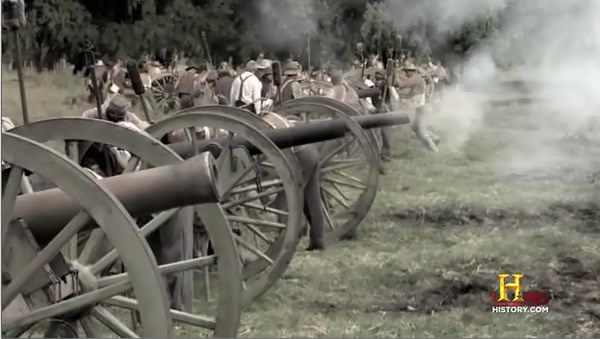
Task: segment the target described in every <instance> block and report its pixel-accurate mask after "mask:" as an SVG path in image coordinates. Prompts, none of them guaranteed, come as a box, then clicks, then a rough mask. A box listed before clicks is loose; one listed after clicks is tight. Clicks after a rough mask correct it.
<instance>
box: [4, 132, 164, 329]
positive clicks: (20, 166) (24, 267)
mask: <svg viewBox="0 0 600 339" xmlns="http://www.w3.org/2000/svg"><path fill="white" fill-rule="evenodd" d="M2 160H3V161H4V162H5V163H7V164H9V165H10V166H12V167H10V169H6V170H5V171H9V174H8V178H7V180H6V183H5V184H4V185H3V190H2V193H3V195H2V241H3V243H4V242H5V244H4V246H3V247H2V250H3V252H4V253H3V254H4V258H3V265H2V332H3V335H6V336H10V337H18V336H21V335H22V334H23V333H25V332H27V331H28V330H32V331H33V329H32V327H33V326H34V325H36V324H42V323H43V322H44V320H53V321H55V322H53V323H52V324H54V323H56V320H57V319H61V318H65V320H62V324H66V325H64V326H62V328H63V331H64V330H66V331H68V332H70V333H69V334H67V336H70V337H74V336H77V335H78V333H74V332H75V331H78V329H79V327H81V328H82V329H83V331H84V332H85V333H86V335H87V336H88V337H102V336H105V335H106V334H105V333H98V332H95V331H93V330H92V323H93V320H92V319H95V320H97V321H99V322H100V323H102V324H104V325H105V326H106V327H107V328H109V329H110V330H111V331H112V332H114V333H116V334H117V335H120V336H124V337H136V336H138V335H137V334H136V333H135V332H133V331H132V330H130V329H129V328H127V326H125V325H124V324H123V323H122V322H121V321H120V320H119V319H118V318H116V317H115V316H114V315H113V314H112V313H111V312H110V311H109V308H107V307H105V306H104V305H103V304H104V302H105V301H109V300H112V299H114V298H117V297H118V295H119V294H121V293H125V292H127V291H131V290H133V293H134V294H135V296H136V300H135V302H136V304H137V305H139V310H140V312H139V314H140V317H139V319H140V323H141V331H140V335H142V336H144V337H154V338H165V337H166V336H170V335H171V331H170V328H171V327H170V315H169V312H168V306H167V305H168V302H167V295H166V290H165V287H164V284H163V282H162V278H161V276H160V272H159V270H158V268H157V265H156V260H155V259H154V256H153V255H152V252H151V251H150V249H149V247H148V246H147V244H146V242H145V241H144V239H143V238H142V237H141V236H140V234H139V233H138V230H137V226H136V225H135V222H134V220H133V219H132V218H131V216H130V215H129V214H128V213H127V211H126V210H125V208H124V207H123V206H122V205H121V203H120V202H119V201H117V199H116V198H115V197H114V195H113V194H112V193H110V192H108V191H107V190H106V189H104V188H103V186H102V185H101V184H100V183H99V182H98V181H97V180H96V179H95V178H93V177H92V176H91V175H90V174H89V173H87V172H85V171H84V170H83V169H81V167H79V166H78V165H77V164H76V163H74V162H72V161H71V160H69V159H68V158H66V157H65V156H63V155H61V154H59V153H58V152H56V151H54V150H52V149H50V148H48V147H46V146H44V145H42V144H40V143H37V142H35V141H31V140H28V139H26V138H24V137H22V136H19V135H16V134H12V133H2ZM24 170H27V171H30V172H32V173H35V174H38V175H40V176H42V177H44V178H45V179H46V180H48V181H51V182H52V183H54V184H55V185H56V186H58V187H59V188H60V189H61V190H62V191H63V192H64V193H65V194H67V195H68V196H69V197H70V198H71V199H73V201H76V202H78V203H79V204H80V206H81V210H80V212H79V213H77V214H76V215H75V216H74V217H73V218H72V219H71V221H70V222H68V223H67V224H66V225H65V226H64V228H63V229H62V230H60V231H59V232H58V234H56V236H54V237H53V238H52V240H50V241H49V242H47V243H46V245H45V246H44V247H43V248H42V249H41V250H40V249H39V248H38V247H37V246H36V245H37V241H36V240H35V237H32V236H31V233H29V232H28V231H27V230H28V229H29V228H23V226H25V227H27V226H26V225H24V224H22V223H20V222H19V220H22V219H19V218H18V217H19V209H18V205H19V201H18V200H19V199H18V193H19V191H20V187H19V186H20V184H21V182H22V175H23V172H24ZM25 195H26V194H25ZM13 217H14V218H16V219H15V220H12V218H13ZM90 221H94V222H96V223H97V224H98V225H99V226H100V227H101V230H102V231H103V232H104V234H105V235H106V237H107V238H108V239H109V241H110V243H111V244H112V245H113V246H114V247H115V249H116V251H117V252H118V256H119V258H120V259H121V261H122V262H123V264H124V266H125V267H126V268H127V271H128V275H127V276H126V277H125V279H121V280H119V281H115V282H114V283H111V282H106V281H105V280H103V279H104V278H103V277H100V276H99V275H97V274H93V273H92V272H91V271H90V270H89V269H87V268H86V266H85V261H86V256H85V253H87V252H86V251H83V252H81V253H80V254H79V253H76V251H73V247H75V248H76V247H77V246H76V244H77V236H78V231H80V230H81V229H82V228H83V227H84V226H86V225H87V224H88V223H89V222H90ZM28 234H29V236H28ZM6 239H8V240H6ZM73 244H75V246H73ZM61 250H62V251H64V252H65V253H66V254H64V255H60V254H61ZM63 258H64V261H61V260H62V259H63ZM57 260H58V261H59V262H61V263H65V262H67V263H70V264H71V265H68V266H66V265H64V264H63V265H60V264H59V263H57ZM61 267H62V269H61ZM65 267H67V268H65ZM73 268H75V269H76V270H77V272H78V274H74V272H73ZM58 272H61V273H58ZM57 275H58V276H57ZM40 276H41V277H42V278H44V277H46V278H47V283H46V282H45V280H44V279H41V280H40V279H39V278H40ZM57 277H58V278H63V277H64V278H65V280H56V278H57ZM69 277H71V278H73V280H71V279H69ZM61 281H62V282H64V283H65V284H63V283H61ZM67 281H71V282H72V283H71V284H70V285H68V284H66V282H67ZM105 282H106V283H105ZM32 284H33V287H32ZM36 284H38V285H36ZM57 284H58V286H60V287H62V288H63V289H61V290H60V291H61V292H62V293H56V289H55V288H57ZM40 285H41V286H40ZM68 286H71V289H70V292H69V287H68ZM75 286H78V287H79V288H80V290H81V291H80V292H79V293H76V294H77V295H75V296H73V297H71V298H69V296H71V295H73V293H72V291H73V289H76V288H75ZM63 293H64V294H63ZM63 295H64V296H65V297H66V298H63V297H62V296H63ZM52 299H54V300H52ZM67 319H68V320H67ZM65 326H66V327H65ZM52 327H53V326H52V325H50V329H49V330H47V331H46V336H49V335H56V332H54V331H56V330H57V329H56V328H52ZM59 327H60V326H59ZM68 329H71V330H70V331H69V330H68ZM63 333H64V332H63Z"/></svg>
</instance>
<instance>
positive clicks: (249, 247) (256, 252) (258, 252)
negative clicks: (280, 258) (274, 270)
mask: <svg viewBox="0 0 600 339" xmlns="http://www.w3.org/2000/svg"><path fill="white" fill-rule="evenodd" d="M233 238H234V239H235V241H236V242H237V243H238V244H240V245H241V246H242V247H244V248H246V249H247V250H248V251H250V252H252V253H254V255H256V256H257V257H259V258H261V259H262V260H264V261H266V262H267V263H269V265H273V260H272V259H271V258H269V257H268V256H267V255H265V254H264V253H263V252H262V251H261V250H259V249H258V248H256V247H254V246H252V245H251V244H249V243H248V242H246V240H244V239H243V238H242V237H240V236H239V235H237V234H234V235H233Z"/></svg>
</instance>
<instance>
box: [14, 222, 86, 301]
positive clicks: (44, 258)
mask: <svg viewBox="0 0 600 339" xmlns="http://www.w3.org/2000/svg"><path fill="white" fill-rule="evenodd" d="M90 220H91V217H90V215H89V214H88V213H87V212H86V211H84V210H82V211H80V212H79V213H78V214H77V215H76V216H75V217H73V219H71V221H69V223H68V224H67V225H66V226H65V227H64V228H63V229H62V230H61V231H60V232H59V233H58V234H57V235H56V237H54V239H52V240H51V241H50V242H49V243H48V244H47V245H46V247H44V249H43V250H41V251H40V252H39V253H38V254H37V256H36V257H35V258H34V259H33V260H32V261H31V262H30V263H29V264H28V265H27V266H25V267H24V268H23V270H22V271H21V272H20V274H19V275H18V276H17V277H16V278H15V279H13V280H12V281H11V282H10V283H9V284H8V286H6V288H4V289H2V310H4V309H5V308H6V307H7V306H8V305H9V304H10V302H11V301H12V300H13V299H14V298H15V297H16V296H17V294H19V291H20V290H21V287H22V286H23V284H25V283H26V282H27V281H28V280H29V279H30V278H31V276H32V275H33V274H34V273H35V272H36V271H37V270H39V269H40V268H41V267H42V266H44V265H45V264H47V263H48V262H49V261H50V260H52V259H54V257H55V256H56V255H57V254H58V252H60V250H61V248H62V247H63V246H64V245H65V244H66V243H67V242H68V241H69V239H71V237H72V236H73V235H74V234H76V233H77V232H78V231H79V230H80V229H81V228H82V227H83V226H85V225H86V224H87V223H88V222H90Z"/></svg>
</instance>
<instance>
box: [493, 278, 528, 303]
mask: <svg viewBox="0 0 600 339" xmlns="http://www.w3.org/2000/svg"><path fill="white" fill-rule="evenodd" d="M508 276H509V274H498V281H499V286H500V291H499V292H500V297H499V298H498V301H509V300H508V298H507V297H506V292H508V290H513V291H515V297H514V299H513V300H512V301H513V302H523V301H524V300H523V297H522V291H521V279H523V274H513V275H512V276H513V280H514V282H512V283H507V282H506V278H508Z"/></svg>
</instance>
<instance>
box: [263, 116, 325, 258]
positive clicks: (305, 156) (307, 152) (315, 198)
mask: <svg viewBox="0 0 600 339" xmlns="http://www.w3.org/2000/svg"><path fill="white" fill-rule="evenodd" d="M259 116H260V117H261V118H262V119H263V120H264V121H266V122H267V123H269V124H270V125H271V126H273V127H274V128H287V127H291V126H292V124H291V122H290V121H289V120H287V119H285V118H284V117H282V116H280V115H278V114H275V113H270V112H268V113H263V114H261V115H259ZM292 151H293V152H294V155H295V156H296V158H297V159H298V165H299V166H300V170H301V171H302V179H303V182H304V207H303V209H304V215H305V217H306V219H307V221H308V224H309V225H310V230H309V241H310V243H309V246H308V248H306V250H307V251H319V250H324V249H325V216H324V215H323V204H322V200H321V186H320V179H319V174H320V172H321V167H320V164H319V159H320V157H319V150H318V149H317V148H316V147H315V146H314V145H301V146H296V147H293V149H292ZM273 205H274V207H275V208H282V207H283V205H285V196H284V195H283V194H282V195H280V196H278V197H277V199H276V201H275V202H274V204H273ZM302 233H303V234H304V232H302Z"/></svg>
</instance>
